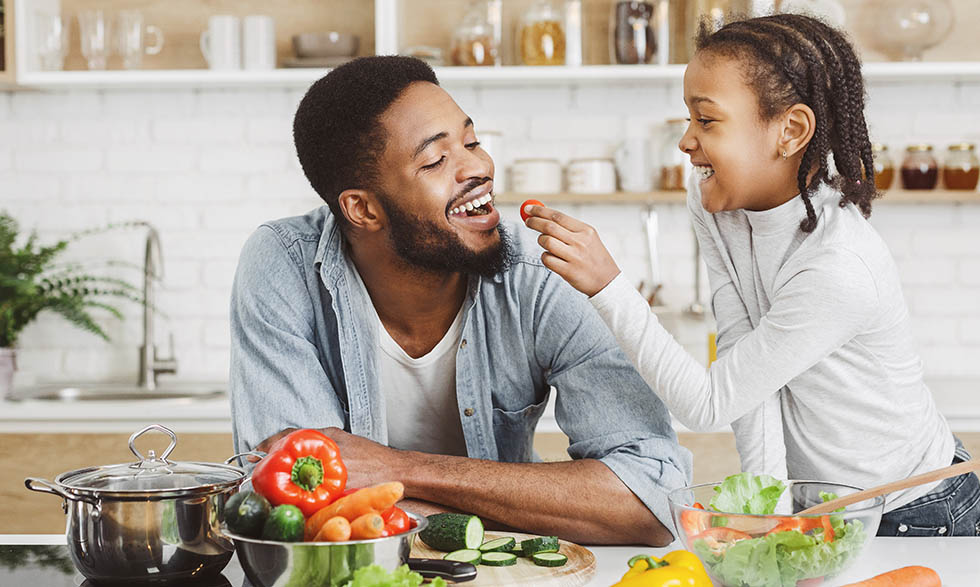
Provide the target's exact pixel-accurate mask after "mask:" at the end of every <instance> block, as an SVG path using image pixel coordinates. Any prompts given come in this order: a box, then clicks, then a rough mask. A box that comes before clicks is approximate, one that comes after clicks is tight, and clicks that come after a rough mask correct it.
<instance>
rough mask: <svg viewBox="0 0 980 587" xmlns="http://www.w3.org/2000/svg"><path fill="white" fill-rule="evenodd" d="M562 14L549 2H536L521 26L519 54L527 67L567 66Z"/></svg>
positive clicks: (518, 35)
mask: <svg viewBox="0 0 980 587" xmlns="http://www.w3.org/2000/svg"><path fill="white" fill-rule="evenodd" d="M562 20H563V16H562V13H561V12H560V11H559V10H558V9H557V8H556V7H555V6H554V4H552V2H551V1H550V0H536V1H535V2H534V4H532V5H531V7H530V8H528V9H527V12H525V13H524V15H523V16H522V17H521V20H520V23H519V24H518V34H517V38H518V43H519V46H518V53H519V54H520V56H521V62H522V63H523V64H524V65H564V64H565V29H564V26H563V25H562Z"/></svg>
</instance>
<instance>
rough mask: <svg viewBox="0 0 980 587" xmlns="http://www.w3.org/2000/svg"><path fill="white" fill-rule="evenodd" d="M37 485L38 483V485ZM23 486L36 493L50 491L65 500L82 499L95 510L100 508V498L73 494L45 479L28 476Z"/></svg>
mask: <svg viewBox="0 0 980 587" xmlns="http://www.w3.org/2000/svg"><path fill="white" fill-rule="evenodd" d="M35 484H36V485H35ZM37 485H40V487H38V486H37ZM24 487H27V488H28V489H30V490H31V491H37V492H38V493H50V494H51V495H57V496H58V497H60V498H62V499H64V500H65V501H83V502H85V503H87V504H89V505H90V506H92V507H94V508H95V509H96V510H99V511H101V510H102V502H101V501H100V500H98V499H94V498H91V497H88V496H85V495H73V494H71V493H68V492H67V491H65V490H64V489H62V488H61V487H60V486H58V485H55V484H54V483H52V482H50V481H48V480H47V479H39V478H37V477H28V478H26V479H24Z"/></svg>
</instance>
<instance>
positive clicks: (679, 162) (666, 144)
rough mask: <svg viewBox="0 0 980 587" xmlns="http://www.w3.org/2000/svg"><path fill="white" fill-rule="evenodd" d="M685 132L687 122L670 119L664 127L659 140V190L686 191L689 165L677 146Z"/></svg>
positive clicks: (681, 119) (679, 119) (680, 119)
mask: <svg viewBox="0 0 980 587" xmlns="http://www.w3.org/2000/svg"><path fill="white" fill-rule="evenodd" d="M685 132H687V120H685V119H683V118H671V119H670V120H668V121H667V123H666V124H665V125H664V129H663V136H662V137H661V139H660V150H659V152H658V155H659V159H660V189H662V190H684V189H687V176H688V173H689V171H688V170H689V169H690V165H689V162H688V157H687V155H685V154H684V152H683V151H681V150H680V149H679V148H678V147H677V145H678V143H680V142H681V138H683V137H684V133H685Z"/></svg>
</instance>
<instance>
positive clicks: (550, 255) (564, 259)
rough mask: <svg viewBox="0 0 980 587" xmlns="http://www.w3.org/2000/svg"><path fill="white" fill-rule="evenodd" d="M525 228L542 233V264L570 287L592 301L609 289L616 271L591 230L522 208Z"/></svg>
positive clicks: (562, 217) (563, 217) (557, 216)
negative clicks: (525, 215) (526, 216)
mask: <svg viewBox="0 0 980 587" xmlns="http://www.w3.org/2000/svg"><path fill="white" fill-rule="evenodd" d="M522 211H523V212H525V213H526V214H527V215H528V218H527V220H526V221H525V222H524V223H525V224H526V225H527V227H528V228H530V229H532V230H536V231H538V232H540V233H541V236H539V237H538V244H539V245H541V246H542V247H543V248H544V250H545V252H544V253H542V254H541V262H542V263H544V266H545V267H547V268H548V269H551V270H552V271H554V272H555V273H557V274H558V275H560V276H561V277H562V278H563V279H564V280H565V281H567V282H568V283H569V284H571V286H572V287H574V288H575V289H577V290H579V291H580V292H582V293H584V294H585V295H587V296H589V297H592V296H594V295H595V294H597V293H599V292H600V291H601V290H602V288H604V287H606V286H607V285H609V282H610V281H612V280H613V279H614V278H615V277H616V276H617V275H619V267H617V266H616V262H615V261H614V260H613V258H612V256H611V255H610V254H609V251H607V250H606V247H605V246H603V244H602V241H601V240H599V234H598V233H597V232H596V230H595V229H594V228H592V227H591V226H589V225H588V224H585V223H584V222H581V221H579V220H576V219H574V218H572V217H571V216H569V215H567V214H563V213H561V212H559V211H558V210H552V209H551V208H546V207H545V206H534V205H529V206H525V207H524V209H523V210H522Z"/></svg>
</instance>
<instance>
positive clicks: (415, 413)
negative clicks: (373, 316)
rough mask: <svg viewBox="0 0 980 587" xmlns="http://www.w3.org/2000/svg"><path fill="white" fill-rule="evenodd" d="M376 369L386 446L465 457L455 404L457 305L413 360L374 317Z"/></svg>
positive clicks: (459, 327)
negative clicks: (440, 331) (435, 339)
mask: <svg viewBox="0 0 980 587" xmlns="http://www.w3.org/2000/svg"><path fill="white" fill-rule="evenodd" d="M378 333H379V335H378V349H379V351H380V352H379V353H378V367H379V370H380V382H381V387H382V389H383V391H384V395H385V406H386V410H387V421H388V446H391V447H393V448H399V449H404V450H415V451H420V452H427V453H432V454H443V455H457V456H466V440H465V438H464V437H463V426H462V424H461V423H460V419H459V403H458V402H457V401H456V349H457V348H458V347H459V341H460V338H461V336H462V334H463V309H462V307H460V310H459V313H458V314H456V319H455V320H453V323H452V325H451V326H450V327H449V330H448V331H446V335H445V336H443V337H442V340H440V341H439V343H438V344H437V345H436V346H435V347H434V348H433V349H432V350H431V351H429V352H428V353H426V354H425V355H423V356H421V357H419V358H417V359H413V358H412V357H410V356H409V355H408V353H406V352H405V351H404V349H402V347H400V346H398V343H397V342H395V339H393V338H392V337H391V335H390V334H388V331H387V330H386V329H385V327H384V324H382V323H381V320H380V319H378Z"/></svg>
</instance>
